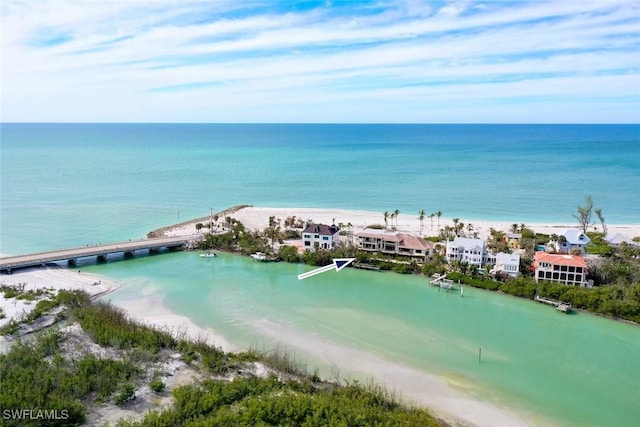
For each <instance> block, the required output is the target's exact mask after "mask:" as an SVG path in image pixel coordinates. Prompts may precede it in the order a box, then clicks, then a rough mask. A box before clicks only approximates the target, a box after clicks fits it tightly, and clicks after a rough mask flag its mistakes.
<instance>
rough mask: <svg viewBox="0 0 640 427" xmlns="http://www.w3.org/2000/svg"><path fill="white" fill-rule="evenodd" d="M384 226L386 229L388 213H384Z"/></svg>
mask: <svg viewBox="0 0 640 427" xmlns="http://www.w3.org/2000/svg"><path fill="white" fill-rule="evenodd" d="M383 215H384V226H385V227H387V226H388V225H389V212H388V211H384V214H383Z"/></svg>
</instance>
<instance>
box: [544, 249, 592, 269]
mask: <svg viewBox="0 0 640 427" xmlns="http://www.w3.org/2000/svg"><path fill="white" fill-rule="evenodd" d="M541 262H548V263H549V264H551V265H568V266H573V267H582V268H587V262H586V261H585V260H584V258H582V257H581V256H577V255H560V254H550V253H547V252H536V255H535V258H534V262H533V266H534V268H537V267H539V266H540V263H541Z"/></svg>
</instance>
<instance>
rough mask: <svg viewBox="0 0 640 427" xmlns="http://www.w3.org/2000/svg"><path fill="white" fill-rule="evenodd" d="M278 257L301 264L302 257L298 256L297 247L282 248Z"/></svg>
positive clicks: (285, 246)
mask: <svg viewBox="0 0 640 427" xmlns="http://www.w3.org/2000/svg"><path fill="white" fill-rule="evenodd" d="M278 256H279V257H280V258H281V259H282V260H283V261H286V262H300V257H299V256H298V248H296V247H295V246H287V245H284V246H280V249H279V250H278Z"/></svg>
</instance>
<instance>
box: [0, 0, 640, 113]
mask: <svg viewBox="0 0 640 427" xmlns="http://www.w3.org/2000/svg"><path fill="white" fill-rule="evenodd" d="M0 7H1V11H2V22H1V24H2V41H1V49H2V63H1V69H2V86H1V97H2V110H1V114H2V117H1V120H2V121H5V122H12V121H22V122H25V121H27V122H33V121H36V122H211V123H229V122H232V123H241V122H259V123H262V122H281V123H300V122H302V123H311V122H313V123H316V122H320V123H639V122H640V49H639V47H640V0H638V1H629V0H626V1H622V0H620V1H617V0H595V1H590V0H575V1H574V0H562V1H560V0H553V1H543V0H532V1H525V0H522V1H473V0H469V1H420V0H403V1H400V0H398V1H394V0H383V1H355V0H353V1H338V0H334V1H276V0H266V1H258V0H255V1H254V0H242V1H238V0H229V1H225V0H219V1H177V0H172V1H144V2H142V1H136V0H133V1H71V2H65V1H38V0H28V1H12V0H4V1H3V2H2V4H1V6H0Z"/></svg>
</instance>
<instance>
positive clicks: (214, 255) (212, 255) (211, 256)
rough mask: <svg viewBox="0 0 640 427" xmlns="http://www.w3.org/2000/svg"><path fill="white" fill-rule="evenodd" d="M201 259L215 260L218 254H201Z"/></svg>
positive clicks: (209, 252) (208, 252)
mask: <svg viewBox="0 0 640 427" xmlns="http://www.w3.org/2000/svg"><path fill="white" fill-rule="evenodd" d="M200 257H201V258H215V257H216V254H215V252H211V251H207V253H204V254H200Z"/></svg>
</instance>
